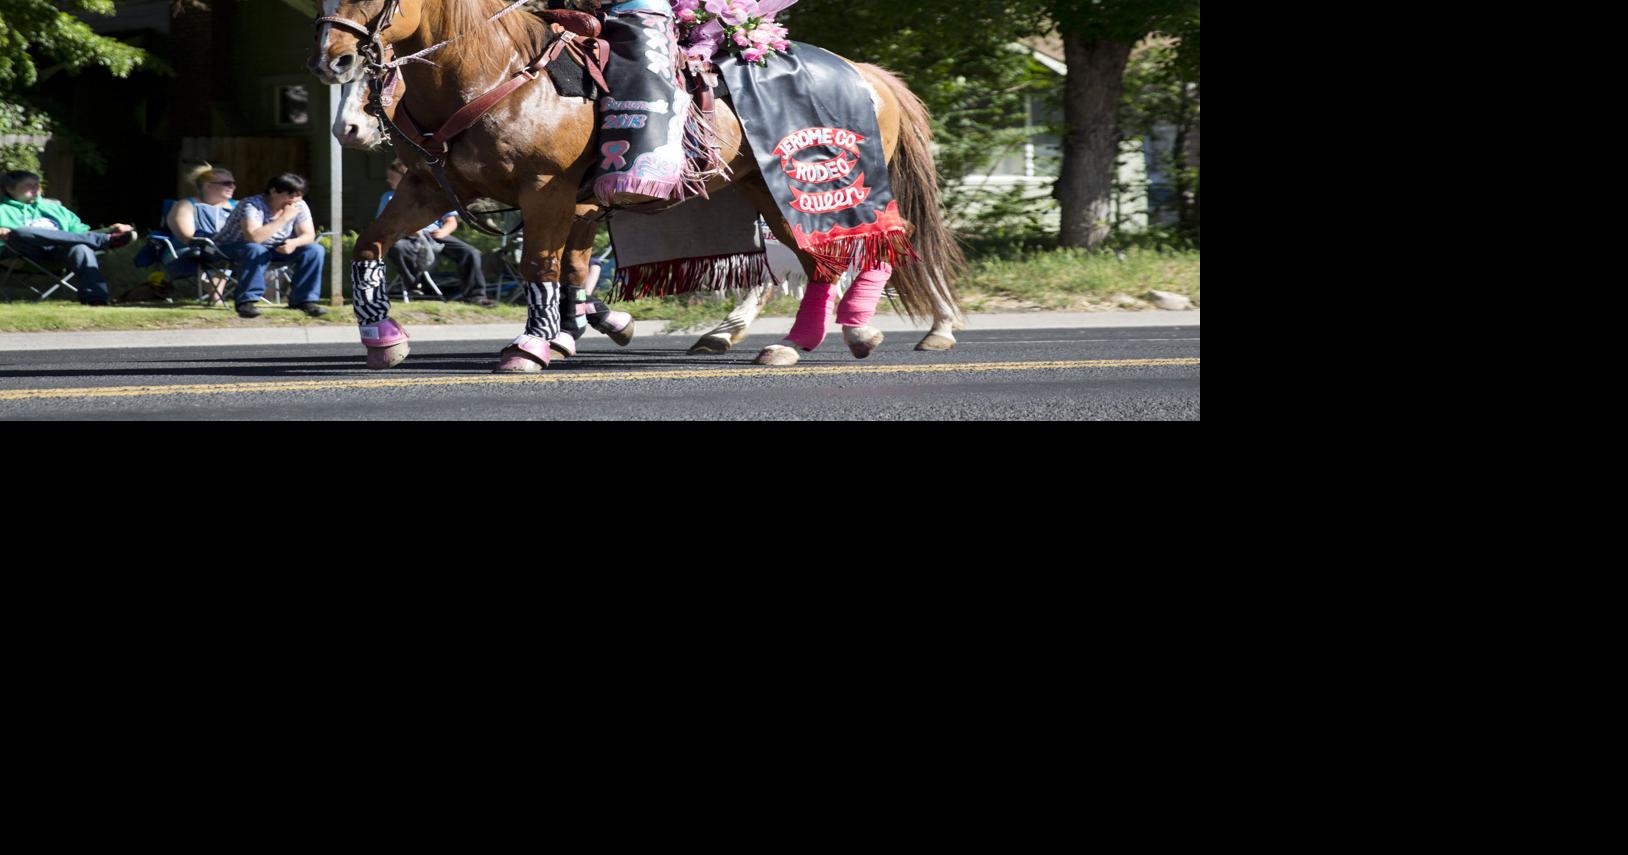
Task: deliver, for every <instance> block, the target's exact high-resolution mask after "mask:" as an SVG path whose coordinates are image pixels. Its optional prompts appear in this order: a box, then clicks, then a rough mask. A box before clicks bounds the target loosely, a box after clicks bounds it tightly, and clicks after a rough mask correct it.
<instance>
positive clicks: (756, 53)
mask: <svg viewBox="0 0 1628 855" xmlns="http://www.w3.org/2000/svg"><path fill="white" fill-rule="evenodd" d="M741 59H744V60H746V61H747V62H762V61H763V51H760V50H758V49H757V48H748V49H746V50H744V51H741Z"/></svg>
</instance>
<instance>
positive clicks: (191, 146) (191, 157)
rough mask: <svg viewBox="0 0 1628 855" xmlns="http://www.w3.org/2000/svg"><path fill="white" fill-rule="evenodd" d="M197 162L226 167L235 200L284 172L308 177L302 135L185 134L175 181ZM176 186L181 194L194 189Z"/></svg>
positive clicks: (307, 157)
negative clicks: (233, 183) (233, 181)
mask: <svg viewBox="0 0 1628 855" xmlns="http://www.w3.org/2000/svg"><path fill="white" fill-rule="evenodd" d="M200 163H208V164H210V165H211V166H214V167H216V168H218V169H230V170H231V171H232V175H233V176H234V177H236V178H237V198H239V199H246V198H248V197H250V196H253V195H256V194H258V193H262V192H265V189H266V182H268V181H270V180H271V179H272V178H275V177H276V176H278V175H281V174H282V173H284V172H294V173H298V174H300V175H303V176H305V177H306V179H307V180H309V179H310V178H311V153H310V150H309V147H308V145H307V143H306V141H305V139H304V138H303V137H186V138H184V139H182V140H181V162H180V163H179V164H178V165H177V169H176V182H177V184H178V185H179V184H180V183H182V182H183V181H184V180H185V178H186V174H187V172H189V171H190V170H191V169H192V168H193V167H194V166H196V165H197V164H200ZM177 189H178V192H180V193H182V194H183V195H190V194H192V193H195V192H197V191H195V190H194V189H192V188H190V187H186V188H181V187H178V188H177Z"/></svg>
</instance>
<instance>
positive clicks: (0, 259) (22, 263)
mask: <svg viewBox="0 0 1628 855" xmlns="http://www.w3.org/2000/svg"><path fill="white" fill-rule="evenodd" d="M106 254H107V253H106V252H104V251H102V250H97V251H96V256H97V257H98V258H100V257H102V256H104V255H106ZM52 268H55V269H54V270H53V269H52ZM0 269H3V270H5V275H4V276H0V294H4V293H5V288H6V285H7V284H8V283H10V282H11V277H12V274H14V273H21V274H23V275H24V276H44V277H45V278H47V279H50V280H51V281H52V285H51V287H50V288H47V289H45V291H44V292H43V293H42V292H41V291H40V289H38V288H35V287H34V286H33V285H29V286H28V290H30V291H33V292H34V293H35V294H39V296H38V297H36V298H35V300H36V301H39V300H44V299H45V298H47V297H49V296H51V295H52V294H54V293H56V290H57V289H58V288H67V289H68V290H69V291H72V292H74V293H75V294H78V293H79V289H78V288H75V287H74V286H73V281H72V280H73V278H74V273H73V271H71V270H69V269H68V268H67V266H66V265H63V264H58V263H56V262H51V267H46V266H45V265H43V264H41V263H40V262H38V261H35V260H34V259H32V258H29V257H28V256H26V255H23V254H22V253H19V252H17V251H16V250H14V249H12V248H11V247H10V246H0Z"/></svg>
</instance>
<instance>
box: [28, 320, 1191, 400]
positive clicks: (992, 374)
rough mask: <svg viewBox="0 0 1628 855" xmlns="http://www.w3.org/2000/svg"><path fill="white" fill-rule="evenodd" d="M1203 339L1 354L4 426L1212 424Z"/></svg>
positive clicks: (662, 342)
mask: <svg viewBox="0 0 1628 855" xmlns="http://www.w3.org/2000/svg"><path fill="white" fill-rule="evenodd" d="M1199 330H1200V328H1199V327H1144V328H1138V329H1051V330H992V331H978V330H967V331H964V332H962V333H959V334H958V336H959V338H960V340H961V344H960V345H958V346H957V347H956V349H955V350H953V351H951V352H949V353H918V352H916V351H914V350H912V349H911V348H913V347H914V346H915V343H916V341H917V340H918V339H919V338H920V334H919V333H890V334H889V335H888V340H887V342H886V343H885V344H883V345H882V347H881V349H880V350H879V351H878V352H877V353H875V354H873V355H872V356H871V358H870V359H866V360H856V359H854V358H853V357H852V356H851V355H850V354H849V353H848V350H847V348H846V347H844V346H843V344H842V339H841V336H840V334H839V335H832V336H830V337H828V338H827V339H826V341H825V344H824V345H823V346H822V347H821V348H820V349H819V350H818V351H816V352H815V353H812V354H804V356H803V361H802V362H801V363H799V364H798V365H797V366H796V367H793V368H765V367H760V366H755V365H752V364H751V361H752V357H753V356H755V355H756V354H757V351H758V349H759V348H761V347H762V346H764V345H767V344H772V343H774V342H775V341H776V340H778V336H754V337H752V338H750V339H748V340H747V341H746V343H744V344H742V345H740V346H738V347H737V348H736V349H735V350H733V351H731V352H730V353H729V354H726V355H723V356H710V357H708V356H688V355H686V354H685V352H684V351H685V349H686V348H688V347H689V345H690V344H691V343H692V342H693V341H694V337H692V336H665V337H652V338H646V339H641V340H635V341H634V342H633V344H632V345H631V346H629V347H627V348H617V347H616V346H615V344H613V343H612V342H611V341H610V340H609V339H606V338H604V337H603V336H600V335H597V334H590V336H589V337H588V338H587V339H585V340H584V341H583V342H582V346H581V351H580V352H579V353H578V355H577V357H576V358H575V359H571V360H563V361H556V362H555V363H554V366H553V367H552V368H550V369H549V370H548V372H546V373H544V374H542V375H537V376H535V377H518V378H517V377H498V376H495V375H492V374H491V373H490V371H491V368H492V366H493V365H494V364H495V363H496V355H497V351H498V350H499V349H500V348H501V347H502V345H503V343H504V342H503V341H501V340H494V341H492V342H490V343H487V342H427V343H416V344H414V346H413V355H412V356H411V357H410V358H409V359H408V360H407V362H406V363H404V364H403V365H402V366H401V367H399V368H397V369H394V370H392V371H389V372H383V373H375V372H371V371H368V370H367V369H366V368H365V367H364V365H363V355H362V351H361V346H360V345H359V344H357V345H348V346H339V345H280V346H276V347H179V348H147V349H124V350H74V351H44V352H30V351H14V352H0V420H13V421H16V420H35V419H75V420H78V419H88V420H99V419H109V420H119V419H132V420H133V419H252V420H279V419H300V420H321V419H344V420H398V419H403V420H404V419H576V420H597V419H614V420H627V419H668V420H678V421H697V420H707V421H711V420H754V421H756V420H821V419H840V420H865V421H876V420H1193V421H1196V420H1198V419H1199ZM508 331H509V330H507V329H506V328H505V330H504V332H508Z"/></svg>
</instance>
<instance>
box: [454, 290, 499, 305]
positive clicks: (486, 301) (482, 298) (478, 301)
mask: <svg viewBox="0 0 1628 855" xmlns="http://www.w3.org/2000/svg"><path fill="white" fill-rule="evenodd" d="M459 302H463V303H473V304H475V305H477V306H480V307H481V308H482V309H491V308H495V307H496V306H497V302H496V301H494V300H493V299H492V298H491V297H488V296H486V295H485V294H476V295H474V296H473V297H464V298H462V299H461V300H460V301H459Z"/></svg>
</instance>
